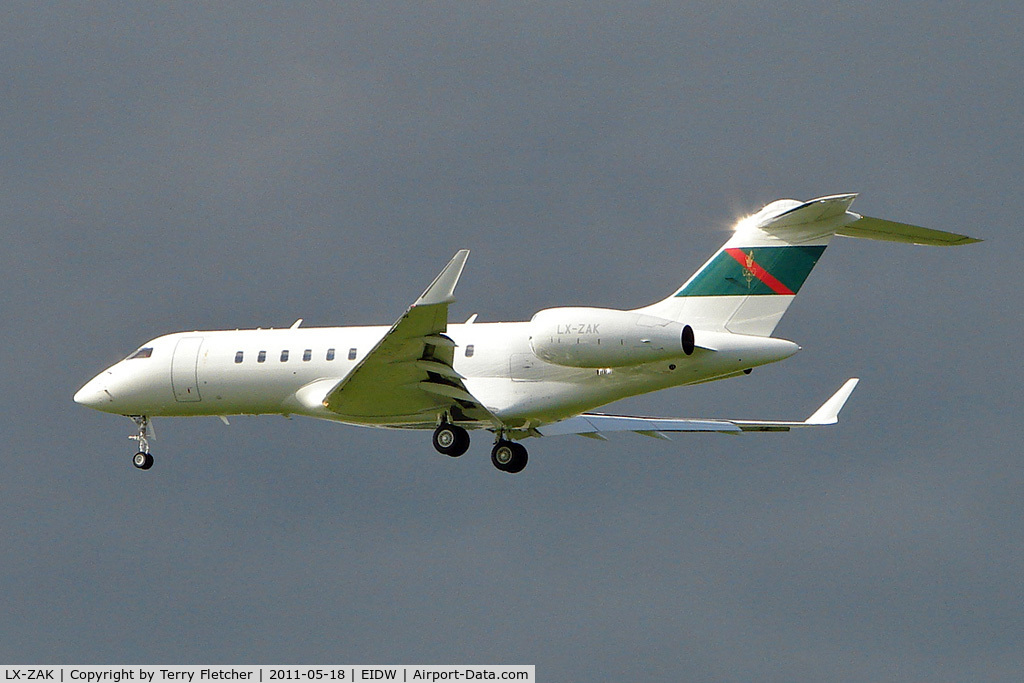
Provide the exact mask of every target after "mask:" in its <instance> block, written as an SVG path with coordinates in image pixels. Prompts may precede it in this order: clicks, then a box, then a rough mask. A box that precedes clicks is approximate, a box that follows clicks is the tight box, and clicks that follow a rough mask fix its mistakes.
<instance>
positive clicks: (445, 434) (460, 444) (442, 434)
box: [433, 424, 469, 458]
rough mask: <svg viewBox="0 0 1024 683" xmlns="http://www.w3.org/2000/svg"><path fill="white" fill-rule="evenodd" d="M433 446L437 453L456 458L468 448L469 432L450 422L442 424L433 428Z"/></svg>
mask: <svg viewBox="0 0 1024 683" xmlns="http://www.w3.org/2000/svg"><path fill="white" fill-rule="evenodd" d="M433 441H434V448H435V449H436V450H437V452H438V453H443V454H444V455H449V456H451V457H453V458H457V457H459V456H460V455H462V454H463V453H465V452H466V451H467V450H469V432H467V431H466V430H465V429H463V428H462V427H459V426H458V425H452V424H442V425H441V426H439V427H438V428H437V429H435V430H434V438H433Z"/></svg>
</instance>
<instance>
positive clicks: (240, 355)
mask: <svg viewBox="0 0 1024 683" xmlns="http://www.w3.org/2000/svg"><path fill="white" fill-rule="evenodd" d="M244 357H245V354H244V353H242V352H241V351H239V352H238V353H236V354H235V362H236V363H241V362H242V359H243V358H244Z"/></svg>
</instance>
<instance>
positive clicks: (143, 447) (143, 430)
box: [128, 415, 153, 470]
mask: <svg viewBox="0 0 1024 683" xmlns="http://www.w3.org/2000/svg"><path fill="white" fill-rule="evenodd" d="M128 417H130V418H131V419H132V422H134V423H135V426H136V427H138V428H139V433H138V434H137V435H133V436H129V437H128V438H129V439H131V440H132V441H138V442H139V452H138V453H136V454H135V456H134V457H133V458H132V464H133V465H135V466H136V467H137V468H139V469H140V470H148V469H149V468H150V467H152V466H153V456H152V455H150V453H149V439H150V437H152V436H153V434H152V433H151V425H150V424H149V418H148V417H147V416H145V415H129V416H128Z"/></svg>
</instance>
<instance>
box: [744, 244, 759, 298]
mask: <svg viewBox="0 0 1024 683" xmlns="http://www.w3.org/2000/svg"><path fill="white" fill-rule="evenodd" d="M755 277H757V276H756V275H754V250H753V249H751V250H750V253H749V254H747V262H746V263H744V264H743V279H744V280H746V281H747V289H750V283H751V282H753V281H754V278H755Z"/></svg>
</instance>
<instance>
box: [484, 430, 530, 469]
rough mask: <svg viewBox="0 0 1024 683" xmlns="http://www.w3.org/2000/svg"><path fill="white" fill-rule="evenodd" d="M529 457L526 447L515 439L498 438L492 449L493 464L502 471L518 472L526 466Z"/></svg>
mask: <svg viewBox="0 0 1024 683" xmlns="http://www.w3.org/2000/svg"><path fill="white" fill-rule="evenodd" d="M528 461H529V457H528V455H527V453H526V448H525V447H524V446H523V445H522V444H520V443H516V442H515V441H508V440H506V439H498V440H497V441H496V442H495V444H494V448H492V449H491V464H493V465H494V466H495V467H497V468H498V469H499V470H501V471H502V472H508V473H509V474H516V473H517V472H522V471H523V468H524V467H526V463H527V462H528Z"/></svg>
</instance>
